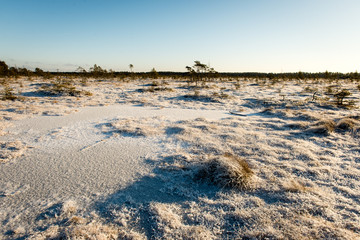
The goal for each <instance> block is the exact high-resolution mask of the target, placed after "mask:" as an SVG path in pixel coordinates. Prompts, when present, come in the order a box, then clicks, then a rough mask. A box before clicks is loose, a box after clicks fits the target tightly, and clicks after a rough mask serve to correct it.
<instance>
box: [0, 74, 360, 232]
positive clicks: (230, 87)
mask: <svg viewBox="0 0 360 240" xmlns="http://www.w3.org/2000/svg"><path fill="white" fill-rule="evenodd" d="M49 82H50V80H45V79H25V78H24V79H17V80H15V79H14V80H12V81H11V82H10V84H9V86H10V87H11V88H12V94H13V95H14V96H15V97H16V98H17V99H15V100H14V101H11V100H3V101H0V121H1V122H0V146H1V150H0V224H1V227H0V239H58V238H60V239H61V238H69V239H117V238H120V239H239V238H240V239H241V238H245V239H360V224H359V223H360V110H359V106H360V105H359V97H360V93H359V90H360V87H359V86H358V85H359V83H358V82H351V81H349V80H346V81H345V80H333V81H331V82H329V81H328V80H321V79H320V80H308V81H304V80H303V81H298V80H293V81H286V82H284V81H270V80H261V79H260V80H255V79H254V80H249V79H241V80H235V79H226V80H222V81H221V80H217V81H212V82H207V83H206V84H205V85H204V86H201V85H199V86H198V87H194V86H193V85H192V86H189V85H188V84H187V82H186V81H185V80H170V79H161V80H160V79H159V80H130V79H129V80H126V81H125V80H124V79H122V80H120V79H107V80H95V79H89V80H87V81H85V80H84V79H72V80H67V82H66V84H64V86H63V87H64V88H61V91H58V92H56V93H54V91H55V90H56V89H55V90H54V86H51V84H49ZM52 87H53V88H52ZM74 89H76V91H75V90H74ZM342 89H347V90H349V91H350V93H351V95H350V96H349V97H347V98H345V99H344V102H343V104H341V105H339V104H336V100H337V99H336V98H335V97H334V94H335V93H337V92H339V91H340V90H342ZM57 90H59V88H58V89H57ZM0 92H1V94H2V95H0V98H2V97H4V96H5V95H6V94H4V92H5V86H4V85H2V86H0ZM73 93H75V94H73ZM54 94H55V95H54ZM70 95H75V96H70Z"/></svg>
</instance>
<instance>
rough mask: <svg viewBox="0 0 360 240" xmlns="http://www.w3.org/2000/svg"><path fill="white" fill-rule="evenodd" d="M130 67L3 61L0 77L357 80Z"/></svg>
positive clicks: (199, 65)
mask: <svg viewBox="0 0 360 240" xmlns="http://www.w3.org/2000/svg"><path fill="white" fill-rule="evenodd" d="M133 67H134V66H133V65H132V64H130V65H129V68H130V69H129V70H130V71H122V72H116V71H113V70H111V69H110V70H106V69H104V68H102V67H100V66H98V65H96V64H95V65H94V66H93V67H91V68H90V69H89V70H85V69H84V68H82V67H79V68H78V69H76V70H75V71H73V72H48V71H44V70H42V69H40V68H35V70H34V71H32V70H29V69H26V68H18V67H9V66H8V65H7V64H6V63H5V62H4V61H0V77H21V76H25V77H30V76H38V77H44V78H52V77H56V76H69V77H70V76H71V77H83V78H84V77H85V78H104V79H106V78H129V77H130V78H137V79H139V78H140V79H146V78H153V79H154V78H172V79H181V78H203V79H208V80H210V79H229V78H252V79H269V80H274V79H278V80H281V79H283V80H290V79H350V80H360V74H359V73H358V72H350V73H340V72H328V71H326V72H318V73H310V72H301V71H300V72H289V73H262V72H217V71H215V70H214V69H213V68H209V67H208V66H206V65H205V64H202V63H200V62H199V61H195V64H194V65H193V66H192V67H188V66H186V67H184V69H186V70H187V71H184V72H170V71H160V72H157V71H156V70H155V69H154V68H153V69H152V70H150V71H149V72H134V71H132V69H133Z"/></svg>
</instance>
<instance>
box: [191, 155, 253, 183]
mask: <svg viewBox="0 0 360 240" xmlns="http://www.w3.org/2000/svg"><path fill="white" fill-rule="evenodd" d="M253 177H254V172H253V170H252V169H251V168H250V166H249V164H248V163H247V162H246V160H245V159H243V158H239V157H237V156H234V155H232V154H229V153H226V154H224V155H223V156H220V157H215V158H213V159H211V160H210V161H208V162H207V163H205V164H204V166H203V167H202V168H201V169H200V171H199V172H198V173H197V174H196V178H198V179H207V180H209V181H210V182H212V183H214V184H216V185H218V186H220V187H230V188H236V189H239V190H250V189H252V188H253V186H254V181H253Z"/></svg>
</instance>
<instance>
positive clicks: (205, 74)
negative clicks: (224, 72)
mask: <svg viewBox="0 0 360 240" xmlns="http://www.w3.org/2000/svg"><path fill="white" fill-rule="evenodd" d="M194 63H195V64H194V65H193V66H192V67H189V66H186V70H187V71H188V72H189V82H195V84H196V86H197V85H198V82H202V83H205V81H206V80H209V79H210V78H211V77H212V76H215V74H216V71H215V70H214V68H209V67H208V66H207V65H206V64H203V63H201V62H200V61H194Z"/></svg>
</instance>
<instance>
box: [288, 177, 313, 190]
mask: <svg viewBox="0 0 360 240" xmlns="http://www.w3.org/2000/svg"><path fill="white" fill-rule="evenodd" d="M283 187H284V189H285V190H286V191H289V192H307V191H309V190H310V188H308V187H306V186H305V185H304V184H303V183H301V182H298V181H295V180H291V181H290V182H287V183H285V184H284V185H283Z"/></svg>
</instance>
